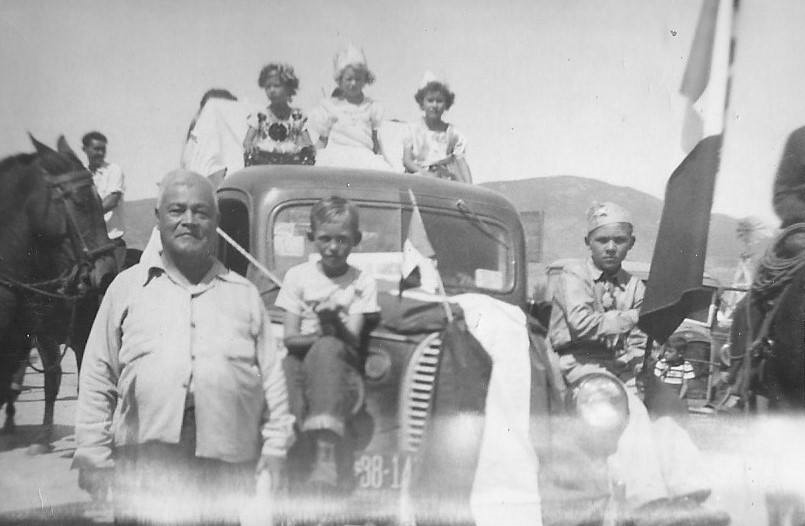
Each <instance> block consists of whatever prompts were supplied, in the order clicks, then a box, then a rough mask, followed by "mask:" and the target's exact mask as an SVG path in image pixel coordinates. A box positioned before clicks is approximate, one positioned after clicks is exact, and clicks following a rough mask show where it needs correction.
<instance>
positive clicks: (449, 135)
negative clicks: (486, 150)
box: [403, 119, 467, 167]
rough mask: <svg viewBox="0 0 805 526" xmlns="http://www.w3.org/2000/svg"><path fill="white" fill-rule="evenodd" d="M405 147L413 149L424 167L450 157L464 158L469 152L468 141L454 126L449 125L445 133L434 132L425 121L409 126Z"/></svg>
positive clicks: (416, 157)
mask: <svg viewBox="0 0 805 526" xmlns="http://www.w3.org/2000/svg"><path fill="white" fill-rule="evenodd" d="M403 146H406V147H407V146H410V147H411V150H412V151H413V154H414V160H415V161H416V162H417V164H419V165H420V166H422V167H427V166H430V165H431V164H433V163H435V162H437V161H441V160H443V159H445V158H446V157H449V156H450V155H455V156H456V157H463V156H464V154H466V152H467V140H466V139H465V137H464V135H462V134H461V133H460V132H459V131H458V130H456V128H455V127H454V126H453V125H452V124H448V125H447V129H446V130H445V131H433V130H431V129H429V128H428V125H427V124H425V119H420V120H418V121H416V122H412V123H411V124H410V125H409V127H408V134H407V135H406V137H405V139H404V142H403Z"/></svg>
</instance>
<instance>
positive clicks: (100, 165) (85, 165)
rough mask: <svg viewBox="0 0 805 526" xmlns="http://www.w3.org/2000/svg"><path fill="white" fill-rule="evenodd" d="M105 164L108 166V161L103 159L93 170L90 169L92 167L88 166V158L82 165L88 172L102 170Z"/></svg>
mask: <svg viewBox="0 0 805 526" xmlns="http://www.w3.org/2000/svg"><path fill="white" fill-rule="evenodd" d="M107 166H109V163H108V162H106V161H105V160H104V161H103V162H102V163H101V164H99V165H98V167H97V168H95V169H94V170H93V169H92V168H90V166H89V160H87V162H86V163H84V167H85V168H86V169H87V170H89V171H90V173H95V172H97V171H98V170H102V169H103V168H106V167H107Z"/></svg>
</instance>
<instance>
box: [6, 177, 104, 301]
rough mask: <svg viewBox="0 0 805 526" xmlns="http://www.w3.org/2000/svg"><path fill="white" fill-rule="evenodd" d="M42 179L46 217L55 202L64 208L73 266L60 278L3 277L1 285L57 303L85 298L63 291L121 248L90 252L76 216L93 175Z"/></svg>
mask: <svg viewBox="0 0 805 526" xmlns="http://www.w3.org/2000/svg"><path fill="white" fill-rule="evenodd" d="M42 176H43V178H44V179H45V182H46V185H47V189H48V197H47V203H48V204H47V205H46V211H45V214H48V213H49V208H50V203H51V202H53V201H56V202H59V203H61V204H62V205H63V206H64V214H65V218H66V235H67V236H68V237H69V239H70V243H71V244H72V248H73V255H72V257H71V263H72V266H71V268H70V269H68V270H67V271H65V272H64V273H63V274H62V275H60V276H59V277H57V278H53V279H50V280H47V281H40V282H35V283H26V282H22V281H20V280H17V279H15V278H13V277H11V276H8V275H3V274H0V285H5V286H7V287H9V288H12V289H13V288H16V289H21V290H25V291H28V292H32V293H34V294H38V295H41V296H47V297H51V298H56V299H63V300H77V299H80V298H81V297H83V296H84V295H85V294H86V291H79V292H78V293H76V294H68V293H66V292H63V289H65V288H66V285H68V284H69V283H70V282H75V281H77V280H78V279H79V277H80V276H82V275H83V274H84V273H86V272H88V271H89V269H91V267H92V265H93V264H94V262H95V261H96V260H97V259H98V258H100V257H101V256H103V255H105V254H107V253H111V252H112V251H113V250H115V248H117V244H116V243H115V242H113V241H110V242H109V243H105V244H103V245H101V246H100V247H96V248H90V246H89V245H88V244H87V240H86V238H85V236H84V234H83V233H82V232H81V228H80V227H79V224H78V220H77V219H76V215H75V208H76V207H77V206H78V203H77V202H76V200H75V195H76V193H77V191H79V190H81V189H82V188H86V187H91V186H92V185H93V182H92V174H90V172H89V171H88V170H86V169H82V170H75V171H73V172H67V173H64V174H58V175H52V174H49V173H47V172H45V171H44V170H43V173H42ZM54 286H55V287H56V288H57V289H61V290H59V291H56V292H53V291H51V290H49V289H51V288H52V287H54Z"/></svg>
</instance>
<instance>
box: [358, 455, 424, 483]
mask: <svg viewBox="0 0 805 526" xmlns="http://www.w3.org/2000/svg"><path fill="white" fill-rule="evenodd" d="M355 478H357V479H358V487H359V488H361V489H370V490H374V489H400V488H402V486H403V484H404V483H405V481H406V480H410V478H411V457H410V456H408V455H402V454H399V453H392V454H382V453H364V454H363V455H361V456H359V457H358V458H357V459H356V460H355Z"/></svg>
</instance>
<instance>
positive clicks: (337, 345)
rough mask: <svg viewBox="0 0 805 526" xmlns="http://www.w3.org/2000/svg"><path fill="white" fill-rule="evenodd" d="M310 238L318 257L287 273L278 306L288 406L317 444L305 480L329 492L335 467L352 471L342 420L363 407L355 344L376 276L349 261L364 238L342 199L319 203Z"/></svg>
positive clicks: (373, 303) (354, 211)
mask: <svg viewBox="0 0 805 526" xmlns="http://www.w3.org/2000/svg"><path fill="white" fill-rule="evenodd" d="M308 239H310V241H312V242H313V243H314V245H315V246H316V249H317V250H318V251H319V254H320V255H321V259H320V260H319V261H315V262H306V263H302V264H300V265H297V266H295V267H293V268H291V269H290V270H288V272H287V274H286V275H285V280H284V283H283V286H282V289H281V290H280V292H279V295H278V296H277V301H276V305H277V306H278V307H281V308H283V309H285V338H284V342H285V346H286V347H287V348H288V356H287V357H286V358H285V362H284V367H285V375H286V379H287V381H288V397H289V402H290V409H291V412H292V413H293V414H294V416H296V421H297V423H298V425H299V426H300V431H301V432H302V434H303V435H306V436H307V438H310V439H311V440H310V443H312V444H313V445H314V446H315V456H314V464H313V470H312V472H311V475H310V477H309V479H308V483H309V484H310V485H311V486H315V487H317V488H318V489H322V490H333V489H336V488H337V487H338V485H339V476H338V475H339V466H342V468H341V472H343V471H344V469H346V470H351V468H352V459H351V458H345V456H348V455H351V452H350V451H351V450H350V449H348V448H345V447H344V446H345V444H344V435H345V428H346V423H347V420H348V419H349V418H350V417H351V416H352V415H354V414H355V413H356V412H357V410H358V409H359V408H360V407H361V406H362V403H363V400H361V392H362V381H363V380H362V377H361V367H362V365H361V359H360V357H359V355H358V347H359V344H360V342H359V339H360V335H361V331H362V330H363V325H364V315H365V314H368V313H374V312H378V311H379V310H380V309H379V307H378V305H377V285H376V283H375V280H374V278H373V277H372V276H371V275H369V274H367V273H365V272H363V271H362V270H360V269H358V268H356V267H353V266H351V265H349V264H348V263H347V256H349V254H350V252H351V251H352V247H354V246H355V245H357V244H358V243H359V242H360V240H361V232H360V229H359V222H358V208H357V207H356V206H355V205H354V204H353V203H351V202H350V201H347V200H346V199H343V198H341V197H329V198H327V199H323V200H321V201H319V202H318V203H316V204H315V205H314V206H313V208H312V209H311V211H310V230H309V231H308ZM341 482H343V477H342V480H341Z"/></svg>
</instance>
